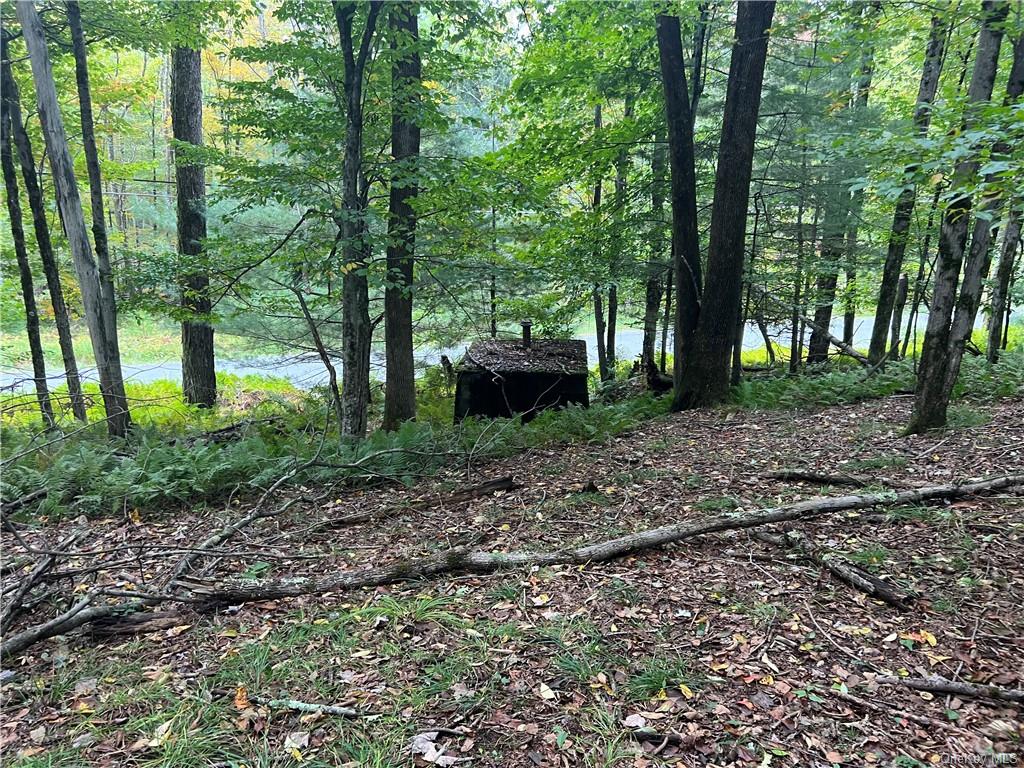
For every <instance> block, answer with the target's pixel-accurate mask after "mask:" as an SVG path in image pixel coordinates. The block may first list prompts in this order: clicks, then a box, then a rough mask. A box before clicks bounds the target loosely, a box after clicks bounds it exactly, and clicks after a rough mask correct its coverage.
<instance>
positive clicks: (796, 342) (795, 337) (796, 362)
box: [789, 162, 807, 373]
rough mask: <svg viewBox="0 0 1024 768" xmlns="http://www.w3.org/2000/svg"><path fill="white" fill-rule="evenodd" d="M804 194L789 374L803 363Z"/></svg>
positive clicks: (798, 219) (798, 214) (799, 221)
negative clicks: (801, 346) (801, 336)
mask: <svg viewBox="0 0 1024 768" xmlns="http://www.w3.org/2000/svg"><path fill="white" fill-rule="evenodd" d="M804 171H805V173H804V174H803V179H804V180H805V181H806V177H807V174H806V162H805V163H804ZM803 273H804V193H803V191H801V192H800V203H799V205H798V207H797V209H796V275H795V276H794V278H793V310H792V313H791V314H790V323H789V327H790V331H789V333H790V337H789V372H790V373H796V372H797V371H799V370H800V365H801V364H802V363H803V359H802V358H803V350H802V349H801V348H800V328H801V322H802V321H801V320H800V315H801V314H803V312H802V309H803V298H802V297H801V288H802V287H803V282H804V274H803Z"/></svg>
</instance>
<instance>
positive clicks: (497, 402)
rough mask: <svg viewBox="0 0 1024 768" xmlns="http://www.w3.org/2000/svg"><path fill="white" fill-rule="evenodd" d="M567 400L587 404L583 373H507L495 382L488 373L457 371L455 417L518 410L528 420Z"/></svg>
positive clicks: (495, 415) (498, 414)
mask: <svg viewBox="0 0 1024 768" xmlns="http://www.w3.org/2000/svg"><path fill="white" fill-rule="evenodd" d="M570 403H576V404H579V405H583V406H589V405H590V395H589V393H588V391H587V376H586V374H583V373H580V374H569V375H566V374H560V373H508V374H504V375H503V380H498V381H496V380H495V377H494V375H493V374H491V373H488V372H477V371H460V372H459V377H458V383H457V384H456V388H455V420H456V421H461V420H462V419H464V418H466V417H467V416H485V417H488V418H498V417H509V416H513V415H515V414H517V413H521V414H523V418H524V421H529V420H530V419H531V418H532V417H533V416H535V415H536V413H537V412H538V411H542V410H544V409H545V408H553V407H564V406H566V405H569V404H570Z"/></svg>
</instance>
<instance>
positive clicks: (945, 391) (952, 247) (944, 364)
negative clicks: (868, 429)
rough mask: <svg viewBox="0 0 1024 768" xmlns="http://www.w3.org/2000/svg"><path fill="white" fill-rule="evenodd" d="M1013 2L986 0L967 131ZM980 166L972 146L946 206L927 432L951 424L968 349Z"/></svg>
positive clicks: (923, 390) (921, 411)
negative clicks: (974, 181) (960, 326)
mask: <svg viewBox="0 0 1024 768" xmlns="http://www.w3.org/2000/svg"><path fill="white" fill-rule="evenodd" d="M1009 8H1010V5H1009V2H1007V0H985V1H984V3H982V9H983V10H982V12H983V17H984V21H983V24H982V28H981V32H980V33H979V35H978V43H977V46H976V49H975V50H976V53H975V58H974V70H973V72H972V74H971V84H970V86H969V87H968V90H967V101H968V104H967V106H966V108H965V114H964V121H963V130H962V133H966V132H967V131H968V130H970V128H971V126H972V125H973V124H974V122H975V120H976V116H975V113H976V110H977V109H978V108H979V106H980V105H981V104H983V103H985V102H987V101H989V99H991V98H992V87H993V84H994V83H995V77H996V68H997V66H998V63H999V49H1000V47H1001V45H1002V41H1003V21H1004V20H1005V19H1006V16H1007V14H1008V12H1009ZM977 169H978V157H977V154H976V153H975V152H972V153H971V154H970V155H969V156H968V157H967V158H966V159H964V160H962V161H961V162H960V163H958V164H957V166H956V170H955V171H954V173H953V180H952V190H953V191H954V193H955V194H957V197H955V198H954V199H953V200H951V201H950V202H949V204H948V205H947V206H946V212H945V215H944V216H943V219H942V229H941V230H940V232H939V255H938V259H937V262H936V267H935V281H934V286H935V287H934V290H933V294H932V303H931V306H930V307H929V310H930V311H929V314H928V330H927V331H926V332H925V337H924V346H923V347H922V350H921V364H920V368H919V370H918V376H917V392H916V396H915V399H914V411H913V413H912V414H911V417H910V424H909V425H908V427H907V430H908V431H909V432H924V431H926V430H929V429H935V428H937V427H942V426H945V424H946V411H947V409H948V407H949V397H950V393H951V392H952V386H953V383H954V381H955V378H956V373H957V372H958V370H959V363H960V359H959V355H958V354H957V353H958V351H959V354H960V355H962V353H963V342H962V340H960V341H958V340H957V338H956V337H954V336H953V329H952V327H951V322H952V320H953V310H954V306H955V305H956V303H957V283H958V282H959V280H960V271H961V267H962V266H963V260H964V248H965V246H966V242H967V227H968V223H969V219H970V216H971V197H970V193H969V192H965V191H964V190H965V189H966V188H967V186H968V183H969V180H970V179H971V178H973V176H974V175H975V174H976V173H977ZM969 278H971V275H967V276H966V277H965V282H966V280H967V279H969ZM963 290H965V291H969V292H973V290H975V289H974V287H973V286H965V287H964V289H963ZM973 301H975V299H974V298H973V296H971V295H967V296H965V297H964V302H966V303H968V304H969V303H970V302H973ZM975 307H976V304H975ZM963 311H965V312H967V311H969V306H964V307H963ZM972 319H973V318H972ZM954 357H955V358H956V359H954Z"/></svg>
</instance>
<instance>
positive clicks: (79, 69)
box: [65, 0, 130, 426]
mask: <svg viewBox="0 0 1024 768" xmlns="http://www.w3.org/2000/svg"><path fill="white" fill-rule="evenodd" d="M65 10H66V12H67V18H68V26H69V27H70V29H71V49H72V52H73V54H74V58H75V85H76V87H77V90H78V106H79V113H80V116H81V122H82V148H83V150H84V152H85V167H86V172H87V174H88V177H89V202H90V207H91V209H92V237H93V244H94V245H95V248H96V267H97V269H98V271H99V280H100V301H101V302H102V307H103V324H104V325H105V326H106V341H107V357H108V359H109V361H110V364H111V366H116V373H114V374H111V378H112V379H116V381H114V380H112V382H111V384H112V386H113V387H114V388H115V390H116V391H115V397H121V396H123V393H124V382H123V381H122V378H121V350H120V346H119V344H118V338H117V299H116V297H115V294H114V274H113V270H112V268H111V266H110V247H109V243H108V241H107V225H106V218H105V216H104V213H103V179H102V177H101V175H100V156H99V151H98V150H97V148H96V124H95V120H94V119H93V111H92V89H91V88H90V86H89V63H88V58H87V54H86V48H85V33H84V31H83V30H82V15H81V10H80V8H79V6H78V2H77V0H68V2H67V3H66V4H65ZM124 408H125V413H127V412H128V411H127V408H128V406H127V399H125V401H124ZM129 426H130V425H129Z"/></svg>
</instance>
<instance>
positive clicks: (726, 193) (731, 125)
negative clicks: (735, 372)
mask: <svg viewBox="0 0 1024 768" xmlns="http://www.w3.org/2000/svg"><path fill="white" fill-rule="evenodd" d="M774 13H775V3H774V2H760V3H741V4H740V5H739V6H737V11H736V33H735V36H734V40H735V42H734V43H733V47H732V60H731V62H730V64H729V81H728V86H727V89H726V97H725V110H724V114H723V117H722V138H721V142H720V144H719V149H718V168H717V170H716V173H715V199H714V206H713V209H712V212H711V235H710V241H709V244H708V275H707V290H705V292H704V298H703V304H702V306H701V309H700V316H699V320H698V322H697V328H696V332H695V333H694V336H693V346H692V354H691V355H689V356H688V357H687V358H686V360H685V361H684V364H683V372H682V380H681V383H680V386H679V391H678V393H677V397H676V400H677V402H678V404H679V405H680V406H681V407H685V408H699V407H702V406H707V405H712V404H715V403H719V402H722V401H723V400H724V399H725V398H726V397H727V396H728V394H729V370H730V369H729V365H730V352H731V350H732V349H733V344H734V335H735V328H736V323H737V318H739V321H740V322H742V317H743V310H742V307H741V299H742V289H743V268H744V263H745V260H746V242H745V241H746V231H747V207H748V203H749V197H750V176H751V171H752V168H753V159H754V139H755V137H756V135H757V116H758V112H759V110H760V107H761V84H762V81H763V79H764V66H765V61H766V59H767V56H768V28H769V27H770V26H771V23H772V16H773V15H774Z"/></svg>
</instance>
